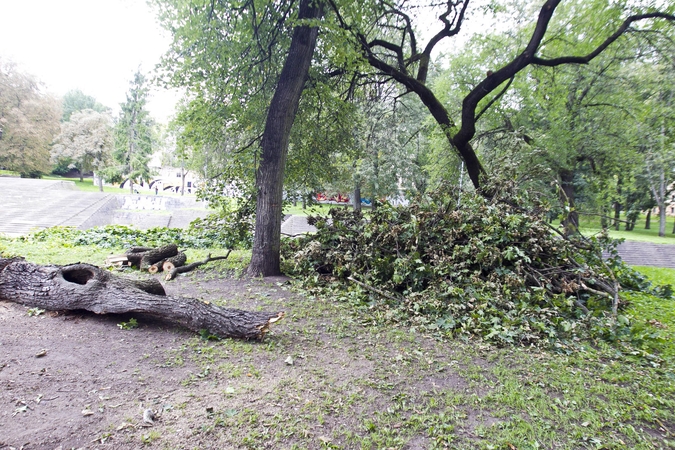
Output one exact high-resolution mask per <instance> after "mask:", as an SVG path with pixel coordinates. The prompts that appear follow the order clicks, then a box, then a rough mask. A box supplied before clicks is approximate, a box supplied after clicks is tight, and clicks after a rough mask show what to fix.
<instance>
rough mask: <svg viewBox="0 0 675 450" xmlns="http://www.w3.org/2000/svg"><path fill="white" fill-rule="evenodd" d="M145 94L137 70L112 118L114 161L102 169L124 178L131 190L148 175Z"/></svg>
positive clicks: (149, 123) (150, 127)
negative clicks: (113, 120) (113, 125)
mask: <svg viewBox="0 0 675 450" xmlns="http://www.w3.org/2000/svg"><path fill="white" fill-rule="evenodd" d="M148 95H149V87H148V82H147V80H146V78H145V75H143V74H142V73H141V72H140V71H137V72H136V73H135V74H134V78H133V79H132V80H131V82H130V87H129V91H128V92H127V100H126V102H124V103H121V104H120V107H121V111H120V114H119V117H118V118H117V120H116V122H115V128H114V140H115V150H114V151H113V158H114V164H113V165H112V166H111V167H109V168H108V169H107V170H106V171H105V173H106V177H107V178H108V179H118V180H119V179H121V180H128V182H129V191H130V192H131V193H132V194H133V193H134V187H133V186H134V183H138V184H142V183H143V180H148V179H149V178H150V176H151V173H150V168H149V167H148V163H149V161H150V156H151V155H152V149H153V121H152V119H151V118H150V113H149V112H148V110H147V109H146V106H147V101H148Z"/></svg>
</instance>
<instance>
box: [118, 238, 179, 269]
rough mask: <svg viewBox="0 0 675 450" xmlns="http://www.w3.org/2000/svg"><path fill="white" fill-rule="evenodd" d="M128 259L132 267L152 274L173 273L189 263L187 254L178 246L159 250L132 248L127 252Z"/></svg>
mask: <svg viewBox="0 0 675 450" xmlns="http://www.w3.org/2000/svg"><path fill="white" fill-rule="evenodd" d="M126 257H127V260H128V261H129V263H131V265H132V266H136V267H138V268H139V269H141V270H147V271H148V272H150V273H157V272H162V271H164V272H171V271H172V270H173V269H175V268H176V267H180V266H182V265H184V264H185V261H187V257H186V256H185V253H183V252H179V251H178V247H177V246H176V244H169V245H165V246H163V247H158V248H148V247H132V248H130V249H129V250H127V252H126Z"/></svg>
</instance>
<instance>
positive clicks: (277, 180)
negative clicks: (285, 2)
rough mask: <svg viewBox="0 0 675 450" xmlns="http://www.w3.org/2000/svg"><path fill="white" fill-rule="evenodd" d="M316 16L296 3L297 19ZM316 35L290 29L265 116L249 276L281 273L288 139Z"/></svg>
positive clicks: (312, 6) (316, 10)
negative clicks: (289, 40)
mask: <svg viewBox="0 0 675 450" xmlns="http://www.w3.org/2000/svg"><path fill="white" fill-rule="evenodd" d="M321 15H322V8H321V6H320V5H319V2H317V1H313V0H301V2H300V10H299V12H298V19H317V18H319V17H321ZM317 35H318V28H317V27H308V26H298V27H295V30H294V31H293V38H292V40H291V46H290V49H289V52H288V56H287V57H286V62H285V63H284V67H283V69H282V70H281V74H280V76H279V83H278V84H277V88H276V91H275V92H274V97H273V98H272V102H271V104H270V109H269V112H268V114H267V122H266V123H265V131H264V133H263V139H262V155H261V161H260V166H259V167H258V172H257V174H256V189H257V194H258V198H257V204H256V217H255V237H254V240H253V253H252V255H251V263H250V265H249V267H248V269H247V273H248V275H250V276H260V275H262V276H271V275H279V274H281V267H280V257H279V250H280V247H281V213H282V200H283V198H282V197H283V182H284V169H285V166H286V155H287V154H288V139H289V136H290V132H291V127H292V125H293V121H294V120H295V114H296V112H297V110H298V104H299V102H300V95H301V94H302V89H303V86H304V84H305V80H306V79H307V75H308V73H309V67H310V63H311V61H312V55H313V54H314V47H315V46H316V38H317Z"/></svg>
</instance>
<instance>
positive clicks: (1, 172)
mask: <svg viewBox="0 0 675 450" xmlns="http://www.w3.org/2000/svg"><path fill="white" fill-rule="evenodd" d="M18 176H20V174H19V172H14V171H12V170H4V169H0V177H18Z"/></svg>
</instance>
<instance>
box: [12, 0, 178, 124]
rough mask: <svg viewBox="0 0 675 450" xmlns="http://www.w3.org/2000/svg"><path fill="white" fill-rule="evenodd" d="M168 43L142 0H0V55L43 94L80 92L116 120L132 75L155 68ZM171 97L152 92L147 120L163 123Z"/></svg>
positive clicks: (173, 95)
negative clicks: (43, 87) (39, 83)
mask: <svg viewBox="0 0 675 450" xmlns="http://www.w3.org/2000/svg"><path fill="white" fill-rule="evenodd" d="M169 43H170V37H169V36H168V33H166V32H165V31H164V30H162V29H161V28H160V26H159V24H157V22H156V20H155V16H154V13H153V12H152V11H151V9H150V7H149V6H148V5H147V4H146V3H145V1H144V0H0V56H1V57H3V58H8V59H11V60H13V61H14V62H15V63H17V64H18V65H19V67H20V68H21V69H22V70H23V71H25V72H28V73H30V74H32V75H34V76H36V77H37V78H38V79H39V80H40V81H42V82H44V83H45V84H46V85H47V90H48V91H49V92H51V93H53V94H55V95H57V96H62V95H63V94H65V93H66V92H68V91H69V90H71V89H80V90H81V91H82V92H84V93H85V94H87V95H91V96H93V97H95V98H96V100H98V101H99V102H100V103H102V104H104V105H106V106H108V107H110V108H112V109H113V113H114V114H115V115H116V114H117V113H118V111H119V103H122V102H124V101H125V99H126V97H125V94H126V92H127V90H128V89H129V82H130V81H131V79H132V76H133V74H134V73H135V71H136V70H137V69H138V68H139V67H140V68H141V71H142V72H144V73H146V74H147V73H148V72H150V71H151V70H153V69H154V66H155V64H156V63H157V62H158V61H159V58H160V56H161V55H162V53H164V51H165V50H166V49H168V46H169ZM177 98H178V95H177V94H176V93H171V92H166V91H162V90H160V89H158V88H153V91H152V94H151V98H150V102H149V105H148V109H149V110H150V112H151V115H152V116H153V117H154V118H155V119H156V120H158V121H160V122H166V120H167V118H168V117H169V116H170V115H171V114H173V110H174V104H175V102H176V100H177Z"/></svg>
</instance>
